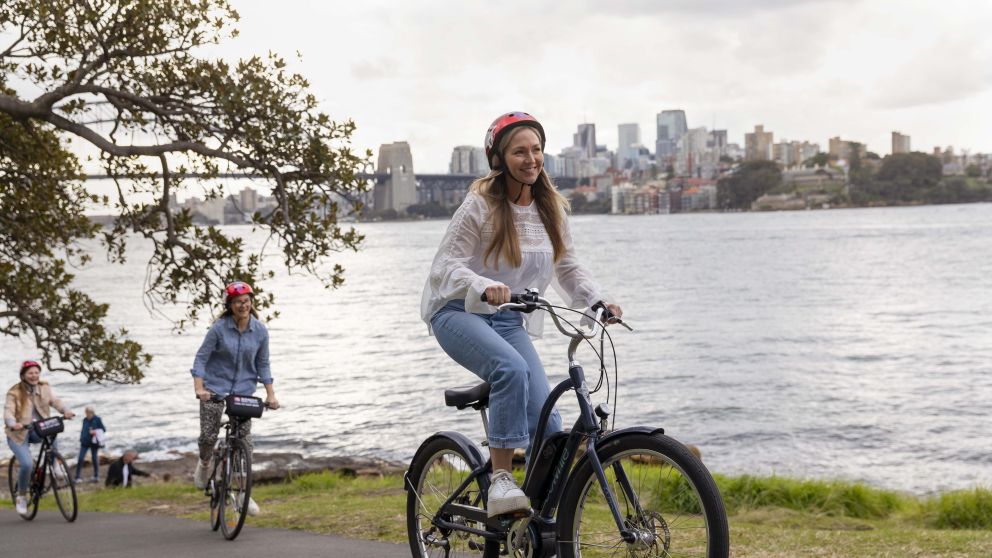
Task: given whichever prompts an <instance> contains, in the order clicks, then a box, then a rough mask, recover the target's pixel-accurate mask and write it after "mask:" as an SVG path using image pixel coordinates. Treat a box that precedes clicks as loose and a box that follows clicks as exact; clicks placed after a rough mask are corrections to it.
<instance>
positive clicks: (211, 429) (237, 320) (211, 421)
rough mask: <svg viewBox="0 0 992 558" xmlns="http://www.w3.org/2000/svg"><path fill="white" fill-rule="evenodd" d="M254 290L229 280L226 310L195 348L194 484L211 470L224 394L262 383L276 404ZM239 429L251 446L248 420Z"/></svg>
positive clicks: (248, 391) (252, 507) (254, 507)
mask: <svg viewBox="0 0 992 558" xmlns="http://www.w3.org/2000/svg"><path fill="white" fill-rule="evenodd" d="M254 296H255V295H254V291H252V288H251V286H250V285H248V284H247V283H245V282H243V281H235V282H233V283H231V284H229V285H228V286H227V288H226V289H225V297H224V312H223V313H222V314H221V316H220V318H218V319H217V321H215V322H214V324H213V325H212V326H211V327H210V331H208V332H207V336H206V337H205V338H204V340H203V344H202V345H200V349H199V350H198V351H196V358H195V359H194V360H193V369H192V370H191V372H192V374H193V391H194V392H195V393H196V398H197V399H199V400H200V437H199V440H198V443H199V450H200V457H199V459H198V460H197V463H196V471H195V472H194V474H193V484H194V485H195V486H196V487H197V488H199V489H201V490H202V489H203V488H205V487H206V484H207V478H208V477H209V475H210V463H209V461H210V456H211V455H212V454H213V447H214V444H215V443H216V442H217V436H218V434H219V432H220V422H221V417H222V415H223V414H224V401H223V400H220V401H218V399H222V398H223V397H225V396H227V395H232V394H234V395H252V394H254V393H255V389H256V388H257V386H258V384H259V383H261V384H262V385H264V386H265V393H266V397H265V402H266V404H267V405H268V407H269V408H270V409H278V408H279V401H278V400H276V395H275V391H274V389H273V387H272V371H271V369H270V368H269V330H268V329H267V328H266V327H265V325H264V324H262V322H261V321H259V319H258V313H257V312H256V311H255V309H254V308H253V307H252V304H253V301H254ZM238 434H239V435H240V436H243V437H244V440H245V443H246V444H247V446H248V452H249V453H250V452H252V449H253V444H252V438H251V421H250V420H249V421H245V422H244V423H243V424H242V426H241V428H240V430H239V432H238ZM258 512H259V509H258V504H256V503H255V501H254V500H253V499H249V502H248V514H249V515H256V514H258Z"/></svg>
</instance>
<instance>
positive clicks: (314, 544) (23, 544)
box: [0, 509, 410, 558]
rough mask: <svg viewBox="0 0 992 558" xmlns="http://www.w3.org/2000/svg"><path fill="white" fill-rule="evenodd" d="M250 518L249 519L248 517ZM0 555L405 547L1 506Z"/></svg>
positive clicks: (163, 556)
mask: <svg viewBox="0 0 992 558" xmlns="http://www.w3.org/2000/svg"><path fill="white" fill-rule="evenodd" d="M249 521H251V519H250V518H249ZM0 556H3V557H5V558H6V557H8V556H9V557H11V558H13V557H16V556H23V557H28V556H45V557H57V556H65V557H72V558H89V557H93V558H96V557H101V558H125V557H126V558H135V557H140V558H185V557H187V556H220V557H223V556H236V557H237V558H255V557H258V558H293V557H296V556H301V557H302V556H306V557H314V556H322V557H338V556H340V557H342V558H400V557H408V556H410V549H409V547H407V546H405V545H396V544H389V543H381V542H370V541H358V540H354V539H346V538H342V537H335V536H330V535H314V534H311V533H303V532H300V531H287V530H283V529H262V528H259V527H253V526H252V525H251V524H250V523H248V524H246V525H245V527H244V529H243V530H242V531H241V534H240V535H238V538H237V539H235V540H234V541H227V540H224V537H223V535H221V534H220V533H219V532H217V533H215V532H213V531H211V530H210V526H209V525H207V523H206V522H205V521H191V520H188V519H177V518H174V517H163V516H148V515H136V514H119V513H93V512H91V513H85V512H80V514H79V518H78V519H76V521H75V522H74V523H66V522H65V520H64V519H62V516H61V515H60V514H59V513H58V512H57V511H40V512H38V517H36V518H35V519H34V521H24V520H23V519H21V518H20V516H18V515H17V514H16V513H14V511H13V510H10V509H2V510H0Z"/></svg>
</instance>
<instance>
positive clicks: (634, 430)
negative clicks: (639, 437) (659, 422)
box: [569, 426, 665, 480]
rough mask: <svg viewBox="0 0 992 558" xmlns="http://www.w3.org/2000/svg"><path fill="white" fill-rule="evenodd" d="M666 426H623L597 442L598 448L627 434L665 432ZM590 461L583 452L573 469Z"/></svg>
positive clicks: (575, 469)
mask: <svg viewBox="0 0 992 558" xmlns="http://www.w3.org/2000/svg"><path fill="white" fill-rule="evenodd" d="M664 433H665V429H664V428H652V427H650V426H631V427H628V428H621V429H620V430H614V431H613V432H610V433H609V434H607V435H606V436H603V437H602V438H600V439H599V441H598V442H596V448H597V449H602V448H605V447H606V446H608V445H609V444H610V443H611V442H614V441H616V440H619V439H621V438H624V437H625V436H630V435H631V434H647V435H649V436H654V435H655V434H664ZM586 461H589V456H588V455H586V454H585V452H583V453H582V456H581V457H579V459H578V460H577V461H576V462H575V466H574V467H572V471H577V470H578V469H579V467H581V466H582V465H585V462H586ZM569 480H571V474H569Z"/></svg>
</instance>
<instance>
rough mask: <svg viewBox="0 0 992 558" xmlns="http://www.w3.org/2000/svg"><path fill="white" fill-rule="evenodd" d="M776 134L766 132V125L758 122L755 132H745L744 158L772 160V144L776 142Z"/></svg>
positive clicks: (747, 159)
mask: <svg viewBox="0 0 992 558" xmlns="http://www.w3.org/2000/svg"><path fill="white" fill-rule="evenodd" d="M774 137H775V136H774V134H773V133H772V132H766V131H765V127H764V125H761V124H758V125H757V126H755V127H754V131H753V132H748V133H746V134H744V160H746V161H771V160H773V159H774V157H773V155H774V154H773V152H772V146H773V145H774V144H775V139H774Z"/></svg>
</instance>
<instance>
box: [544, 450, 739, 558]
mask: <svg viewBox="0 0 992 558" xmlns="http://www.w3.org/2000/svg"><path fill="white" fill-rule="evenodd" d="M597 455H598V456H599V459H600V462H601V463H602V464H603V470H604V472H605V473H606V477H607V481H608V485H609V486H610V489H611V491H612V492H613V494H614V496H615V497H616V500H617V505H618V506H619V508H620V513H621V515H623V516H624V523H625V524H626V526H627V528H628V529H631V530H633V531H635V532H636V533H637V534H638V535H639V537H638V540H637V541H635V542H634V543H631V544H628V543H624V542H623V541H622V540H621V539H620V535H619V532H618V530H617V527H616V523H615V522H614V519H613V516H612V514H611V512H610V509H609V506H608V505H607V503H606V501H605V498H604V497H603V494H602V488H601V486H600V483H599V480H598V479H597V478H596V474H595V472H594V471H593V467H592V463H591V462H589V461H588V460H584V461H583V462H582V464H581V465H579V466H578V467H577V468H576V469H575V470H574V471H573V472H572V474H571V475H570V476H569V479H568V482H567V484H566V485H565V491H564V494H565V497H564V498H563V499H562V502H561V505H560V507H559V514H558V541H559V542H558V549H559V556H561V557H562V558H576V557H580V556H582V550H583V549H588V550H589V552H587V553H586V554H587V555H588V554H594V555H595V556H597V557H599V556H624V557H641V556H644V557H647V556H673V557H676V556H704V557H706V558H727V556H728V555H729V554H730V531H729V527H728V524H727V512H726V509H725V508H724V505H723V499H722V498H721V497H720V491H719V489H718V488H717V486H716V483H715V482H714V481H713V477H712V476H711V475H710V473H709V471H707V470H706V467H705V466H703V464H702V462H700V461H699V460H698V459H697V458H696V457H695V456H694V455H692V453H691V452H690V451H689V449H688V448H686V447H685V446H684V445H682V444H680V443H679V442H677V441H676V440H674V439H672V438H669V437H668V436H664V435H651V434H646V433H635V434H628V435H626V436H622V437H620V438H618V439H616V440H615V441H612V442H609V443H608V444H607V445H606V446H605V447H600V448H598V449H597ZM615 464H617V465H619V467H620V468H621V470H622V471H623V475H625V476H626V477H627V478H628V479H629V485H630V486H631V489H632V491H633V492H634V496H635V498H630V497H628V495H627V494H625V493H624V491H623V490H622V489H621V488H620V483H619V482H618V480H617V479H618V473H617V470H616V469H615V468H614V465H615ZM635 500H636V501H635ZM634 504H639V505H640V511H641V512H643V513H638V509H637V506H635V505H634ZM593 549H594V550H593ZM611 549H612V550H611Z"/></svg>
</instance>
